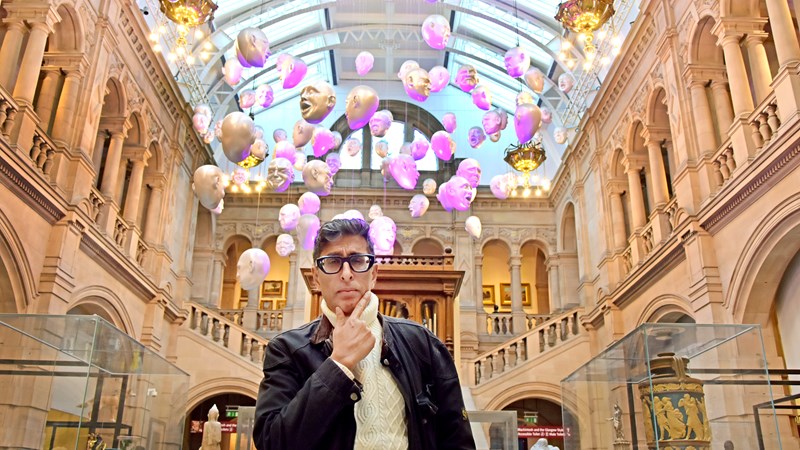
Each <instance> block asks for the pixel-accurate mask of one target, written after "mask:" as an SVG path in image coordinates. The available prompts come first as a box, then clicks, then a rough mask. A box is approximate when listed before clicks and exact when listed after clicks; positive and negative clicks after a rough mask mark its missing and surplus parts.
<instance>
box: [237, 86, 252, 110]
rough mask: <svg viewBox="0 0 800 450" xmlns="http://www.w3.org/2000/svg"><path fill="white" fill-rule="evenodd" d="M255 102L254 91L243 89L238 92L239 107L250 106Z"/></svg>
mask: <svg viewBox="0 0 800 450" xmlns="http://www.w3.org/2000/svg"><path fill="white" fill-rule="evenodd" d="M255 104H256V91H254V90H252V89H245V90H243V91H242V92H240V93H239V107H240V108H242V109H247V108H251V107H252V106H253V105H255Z"/></svg>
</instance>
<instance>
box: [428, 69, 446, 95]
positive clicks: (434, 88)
mask: <svg viewBox="0 0 800 450" xmlns="http://www.w3.org/2000/svg"><path fill="white" fill-rule="evenodd" d="M428 76H429V77H430V78H431V92H439V91H441V90H442V89H444V87H445V86H447V83H449V82H450V72H448V71H447V69H446V68H444V66H435V67H433V68H432V69H431V70H429V71H428Z"/></svg>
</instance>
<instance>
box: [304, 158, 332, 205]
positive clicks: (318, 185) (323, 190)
mask: <svg viewBox="0 0 800 450" xmlns="http://www.w3.org/2000/svg"><path fill="white" fill-rule="evenodd" d="M303 182H305V184H306V186H308V190H310V191H311V192H313V193H315V194H317V195H321V196H323V197H324V196H326V195H328V194H330V193H331V189H333V178H332V176H331V169H330V167H328V165H327V164H325V162H324V161H320V160H318V159H315V160H313V161H309V162H308V163H306V165H305V167H303Z"/></svg>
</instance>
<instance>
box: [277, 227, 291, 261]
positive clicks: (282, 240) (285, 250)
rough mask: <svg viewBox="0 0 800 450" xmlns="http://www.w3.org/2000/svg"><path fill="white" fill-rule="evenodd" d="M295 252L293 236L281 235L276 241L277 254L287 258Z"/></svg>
mask: <svg viewBox="0 0 800 450" xmlns="http://www.w3.org/2000/svg"><path fill="white" fill-rule="evenodd" d="M293 251H294V238H292V235H291V234H286V233H283V234H280V235H278V239H277V240H276V241H275V252H277V253H278V255H280V256H283V257H287V256H289V255H290V254H291V253H292V252H293Z"/></svg>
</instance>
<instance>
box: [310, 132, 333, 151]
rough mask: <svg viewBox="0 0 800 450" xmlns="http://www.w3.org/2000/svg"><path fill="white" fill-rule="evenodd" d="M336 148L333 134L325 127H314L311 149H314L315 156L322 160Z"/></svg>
mask: <svg viewBox="0 0 800 450" xmlns="http://www.w3.org/2000/svg"><path fill="white" fill-rule="evenodd" d="M334 147H336V138H335V137H334V136H333V132H332V131H331V130H329V129H327V128H325V127H314V134H312V135H311V148H312V149H314V156H316V157H317V158H320V157H322V156H323V155H324V154H326V153H328V152H329V151H330V150H331V149H332V148H334Z"/></svg>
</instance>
